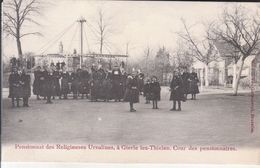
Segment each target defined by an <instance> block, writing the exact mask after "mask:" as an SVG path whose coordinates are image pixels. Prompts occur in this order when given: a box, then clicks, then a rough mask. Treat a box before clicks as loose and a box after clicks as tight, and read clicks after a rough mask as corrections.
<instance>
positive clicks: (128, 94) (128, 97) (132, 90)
mask: <svg viewBox="0 0 260 168" xmlns="http://www.w3.org/2000/svg"><path fill="white" fill-rule="evenodd" d="M124 101H126V102H132V103H138V102H139V90H138V81H137V78H132V77H128V78H127V80H126V91H125V95H124Z"/></svg>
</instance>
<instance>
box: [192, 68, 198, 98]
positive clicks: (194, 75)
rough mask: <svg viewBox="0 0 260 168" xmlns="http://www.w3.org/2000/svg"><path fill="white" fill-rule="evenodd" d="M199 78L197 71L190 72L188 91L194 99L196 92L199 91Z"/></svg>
mask: <svg viewBox="0 0 260 168" xmlns="http://www.w3.org/2000/svg"><path fill="white" fill-rule="evenodd" d="M198 83H199V79H198V76H197V73H195V72H192V73H191V74H190V93H191V96H192V97H191V100H196V94H198V93H199V87H198Z"/></svg>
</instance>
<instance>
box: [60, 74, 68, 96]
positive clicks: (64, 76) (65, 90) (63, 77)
mask: <svg viewBox="0 0 260 168" xmlns="http://www.w3.org/2000/svg"><path fill="white" fill-rule="evenodd" d="M69 78H70V75H69V73H68V72H62V73H61V94H62V95H67V94H69V92H70V88H69Z"/></svg>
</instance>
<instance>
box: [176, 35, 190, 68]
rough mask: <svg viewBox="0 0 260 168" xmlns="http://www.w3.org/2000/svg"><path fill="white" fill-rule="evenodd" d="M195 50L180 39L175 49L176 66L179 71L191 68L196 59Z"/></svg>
mask: <svg viewBox="0 0 260 168" xmlns="http://www.w3.org/2000/svg"><path fill="white" fill-rule="evenodd" d="M193 55H194V53H193V50H192V49H190V47H189V46H186V45H185V41H183V40H182V39H180V40H178V44H177V48H176V50H175V51H174V58H173V59H175V60H174V62H175V64H176V65H175V66H176V67H177V69H178V70H179V71H182V70H188V69H190V68H191V66H192V64H193V62H194V60H193V58H194V56H193Z"/></svg>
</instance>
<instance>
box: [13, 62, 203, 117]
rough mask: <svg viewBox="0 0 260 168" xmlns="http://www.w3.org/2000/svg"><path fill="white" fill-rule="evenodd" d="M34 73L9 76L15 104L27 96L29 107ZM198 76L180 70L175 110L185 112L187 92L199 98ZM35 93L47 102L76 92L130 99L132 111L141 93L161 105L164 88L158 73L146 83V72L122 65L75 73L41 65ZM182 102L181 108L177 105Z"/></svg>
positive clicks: (172, 85)
mask: <svg viewBox="0 0 260 168" xmlns="http://www.w3.org/2000/svg"><path fill="white" fill-rule="evenodd" d="M30 81H31V79H30V75H29V74H27V73H26V70H25V69H17V68H16V67H13V69H12V73H11V74H10V76H9V90H10V92H9V93H10V94H9V97H10V98H11V99H12V106H13V107H14V106H15V101H16V104H17V106H18V107H19V100H20V98H22V99H23V103H24V104H23V106H24V107H28V106H29V104H28V99H29V97H30V96H31V87H30V86H31V85H30ZM198 82H199V80H198V77H197V74H196V73H195V72H192V73H188V72H183V74H182V75H181V74H180V73H177V72H176V71H174V72H173V77H172V80H171V83H170V93H171V94H170V100H171V101H173V108H172V109H171V110H172V111H175V110H178V111H181V102H182V101H186V100H187V95H188V94H191V95H192V99H196V94H197V93H199V89H198ZM33 93H34V94H35V95H36V97H37V100H40V99H41V97H42V98H43V99H45V100H46V103H47V104H51V103H52V99H55V97H58V98H59V99H68V95H69V94H71V93H72V97H73V99H78V97H79V96H80V97H81V99H84V98H88V99H90V100H91V101H99V100H102V101H110V100H112V99H114V101H115V102H120V101H124V102H129V105H130V111H131V112H134V111H136V110H135V109H134V103H138V102H139V96H140V95H143V96H144V97H145V99H146V104H150V101H152V104H153V107H152V108H153V109H159V108H158V101H160V100H161V87H160V83H159V81H158V79H157V77H156V76H152V77H151V78H147V79H146V82H145V83H144V75H143V74H142V73H137V72H133V73H131V74H126V73H125V72H122V70H121V69H120V68H119V67H115V68H114V69H113V70H111V71H108V70H104V69H102V68H100V67H99V68H97V67H96V66H92V67H91V70H90V72H89V71H88V70H87V69H86V68H83V69H77V70H76V71H74V72H67V71H66V69H65V67H64V66H63V67H62V68H57V66H54V65H51V66H50V67H43V68H42V67H40V66H38V67H37V68H36V70H35V71H34V82H33ZM177 104H178V108H176V107H177Z"/></svg>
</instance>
